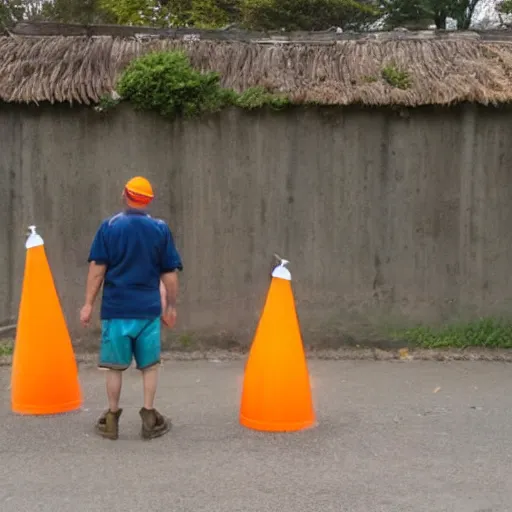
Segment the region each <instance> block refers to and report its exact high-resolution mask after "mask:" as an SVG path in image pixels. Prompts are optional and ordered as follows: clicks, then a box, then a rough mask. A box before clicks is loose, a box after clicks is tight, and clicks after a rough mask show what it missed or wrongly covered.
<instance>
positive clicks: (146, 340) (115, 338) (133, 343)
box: [98, 317, 161, 370]
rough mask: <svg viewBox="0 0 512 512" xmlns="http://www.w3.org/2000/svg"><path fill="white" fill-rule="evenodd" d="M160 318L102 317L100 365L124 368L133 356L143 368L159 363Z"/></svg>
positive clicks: (140, 367)
mask: <svg viewBox="0 0 512 512" xmlns="http://www.w3.org/2000/svg"><path fill="white" fill-rule="evenodd" d="M160 322H161V320H160V317H158V318H154V319H149V320H127V319H124V318H119V319H112V320H102V322H101V347H100V358H99V365H98V366H99V367H100V368H109V369H111V370H126V369H127V368H129V367H130V365H131V364H132V360H133V359H135V362H136V364H137V369H139V370H144V369H146V368H149V367H151V366H154V365H156V364H158V363H159V362H160V334H161V323H160Z"/></svg>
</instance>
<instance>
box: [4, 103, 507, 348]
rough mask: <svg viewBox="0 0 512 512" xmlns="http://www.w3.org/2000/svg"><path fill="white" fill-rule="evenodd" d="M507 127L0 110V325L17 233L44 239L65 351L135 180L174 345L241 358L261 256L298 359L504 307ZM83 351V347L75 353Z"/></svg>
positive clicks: (288, 115) (255, 309)
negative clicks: (275, 272)
mask: <svg viewBox="0 0 512 512" xmlns="http://www.w3.org/2000/svg"><path fill="white" fill-rule="evenodd" d="M511 113H512V111H511V110H505V109H492V108H483V107H475V106H464V107H457V108H452V109H435V108H423V109H416V110H410V111H406V112H404V111H402V112H400V111H393V110H390V109H382V110H375V109H374V110H364V109H356V108H350V109H314V108H311V109H307V110H305V109H295V110H292V111H288V112H281V113H275V112H258V113H247V112H240V111H228V112H224V113H222V114H219V115H216V116H213V117H210V118H208V119H203V120H201V121H187V122H181V121H176V122H174V123H170V122H167V121H165V120H163V119H161V118H160V117H159V116H157V115H150V114H141V113H136V112H133V111H132V110H130V108H122V109H118V110H115V111H113V112H111V113H107V114H100V113H97V112H94V111H93V110H92V109H86V108H80V109H79V108H70V107H63V106H44V107H39V108H36V107H25V106H13V105H5V104H4V105H1V106H0V190H1V193H2V199H1V201H0V219H2V220H1V224H0V258H1V259H0V261H1V265H0V289H1V290H2V293H1V294H0V320H4V321H8V320H9V319H15V318H16V316H17V308H18V303H19V297H20V290H21V282H22V275H23V266H24V257H25V249H24V242H25V232H26V227H27V226H28V225H29V224H31V223H35V224H36V225H37V226H38V228H39V232H40V233H41V234H42V235H43V236H44V239H45V242H46V250H47V253H48V257H49V260H50V264H51V266H52V268H53V271H54V275H55V280H56V283H57V287H58V291H59V294H60V296H61V298H62V302H63V305H64V309H65V313H66V316H67V319H68V322H69V326H70V328H71V330H72V333H73V337H74V339H75V341H76V342H77V343H78V342H79V341H80V339H87V336H86V335H85V333H84V331H83V330H82V329H81V328H80V327H79V325H78V310H79V308H80V306H81V303H82V299H83V295H84V284H85V276H86V265H87V263H86V258H87V253H88V249H89V244H90V242H91V239H92V237H93V235H94V232H95V230H96V228H97V226H98V224H99V222H100V221H101V220H102V218H103V217H105V216H107V215H109V214H111V213H113V212H115V211H116V210H117V209H118V208H119V206H120V203H119V199H120V193H121V189H122V186H123V184H124V183H125V181H126V180H127V179H128V178H129V177H131V176H132V175H135V174H143V175H146V176H148V177H149V178H150V179H151V180H152V181H153V182H154V185H155V188H156V192H157V194H158V199H157V201H156V202H155V204H154V209H153V211H154V213H155V214H156V215H160V216H163V217H164V218H165V219H166V220H168V221H169V223H170V225H171V227H172V229H173V231H174V234H175V238H176V242H177V244H178V247H179V250H180V251H181V253H182V256H183V259H184V265H185V271H184V273H183V274H182V276H181V283H182V291H181V306H180V317H179V324H180V329H179V331H178V333H177V336H178V339H179V340H181V341H180V342H181V343H183V344H185V345H186V344H188V343H189V342H195V341H196V340H198V339H199V340H202V341H203V342H204V343H213V342H215V341H218V342H219V341H220V342H221V343H222V344H224V345H229V344H230V343H238V342H241V343H248V342H249V341H250V340H251V337H252V334H253V330H254V328H255V326H256V322H257V319H258V316H259V313H260V310H261V306H262V304H263V301H264V299H265V293H266V291H267V287H268V284H269V272H270V269H271V264H272V263H273V259H272V255H273V253H274V252H277V253H278V254H280V255H283V256H284V257H286V258H287V259H289V260H290V261H291V265H290V269H291V271H292V275H293V277H294V283H293V284H294V290H295V294H296V299H297V304H298V311H299V315H300V319H301V323H302V327H303V332H304V337H305V341H306V343H338V342H340V341H350V340H352V341H353V340H362V339H363V338H368V339H378V338H382V337H385V330H386V328H387V327H389V326H390V325H400V326H407V325H412V324H414V323H417V322H420V321H421V322H430V323H438V322H449V321H452V320H455V319H461V318H462V319H467V318H472V317H474V315H484V314H485V315H487V314H493V315H494V314H502V313H508V312H509V310H510V309H511V307H512V300H511V299H512V254H511V252H510V249H511V247H512V144H511V141H512V122H511V121H512V114H511ZM88 339H91V336H90V335H89V338H88Z"/></svg>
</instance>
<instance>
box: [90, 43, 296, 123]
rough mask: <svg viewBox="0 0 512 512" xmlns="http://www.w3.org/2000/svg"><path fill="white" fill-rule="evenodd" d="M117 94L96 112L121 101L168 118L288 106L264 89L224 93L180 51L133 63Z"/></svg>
mask: <svg viewBox="0 0 512 512" xmlns="http://www.w3.org/2000/svg"><path fill="white" fill-rule="evenodd" d="M116 92H117V94H118V95H119V97H120V99H113V98H110V97H103V98H101V99H100V102H99V104H98V105H97V106H96V107H95V108H96V110H97V111H99V112H103V111H106V110H109V109H111V108H113V107H115V106H116V105H117V103H118V102H119V101H120V100H121V99H122V100H126V101H129V102H131V103H132V104H133V105H134V106H135V108H137V109H139V110H154V111H157V112H159V113H160V114H163V115H164V116H167V117H174V116H184V117H189V116H197V115H199V114H203V113H209V112H210V113H211V112H216V111H218V110H220V109H222V108H224V107H227V106H237V107H240V108H244V109H255V108H262V107H265V106H269V107H271V108H276V109H278V108H283V107H285V106H287V105H289V104H290V100H289V98H287V97H286V96H285V95H281V94H273V93H271V92H269V91H267V90H266V89H265V88H263V87H251V88H249V89H247V90H246V91H244V92H243V93H242V94H237V93H236V92H235V91H233V90H232V89H225V88H223V87H221V85H220V79H219V76H218V74H217V73H200V72H199V71H196V70H195V69H193V68H192V66H191V64H190V62H189V59H188V57H187V56H186V54H185V53H184V52H181V51H172V52H169V51H163V52H154V53H149V54H147V55H144V56H142V57H140V58H138V59H136V60H133V61H132V62H131V63H130V64H129V65H128V66H127V67H126V69H125V70H124V72H123V74H122V75H121V78H120V80H119V82H118V84H117V91H116Z"/></svg>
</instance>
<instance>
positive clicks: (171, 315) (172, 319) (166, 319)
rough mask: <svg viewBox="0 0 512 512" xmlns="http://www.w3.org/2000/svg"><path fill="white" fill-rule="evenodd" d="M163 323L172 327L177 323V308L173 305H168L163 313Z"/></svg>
mask: <svg viewBox="0 0 512 512" xmlns="http://www.w3.org/2000/svg"><path fill="white" fill-rule="evenodd" d="M162 322H163V324H164V325H165V326H166V327H168V328H169V329H172V328H173V327H174V326H175V324H176V310H175V309H174V308H173V307H172V306H168V307H167V308H166V309H165V310H164V312H163V313H162Z"/></svg>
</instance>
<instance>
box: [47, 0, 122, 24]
mask: <svg viewBox="0 0 512 512" xmlns="http://www.w3.org/2000/svg"><path fill="white" fill-rule="evenodd" d="M39 18H41V19H44V20H46V21H58V22H60V23H81V24H84V25H90V24H93V23H108V22H113V21H114V18H113V16H112V15H111V14H110V13H108V11H104V10H103V9H102V8H101V5H100V0H45V1H44V3H43V5H42V7H41V13H40V14H39Z"/></svg>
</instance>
